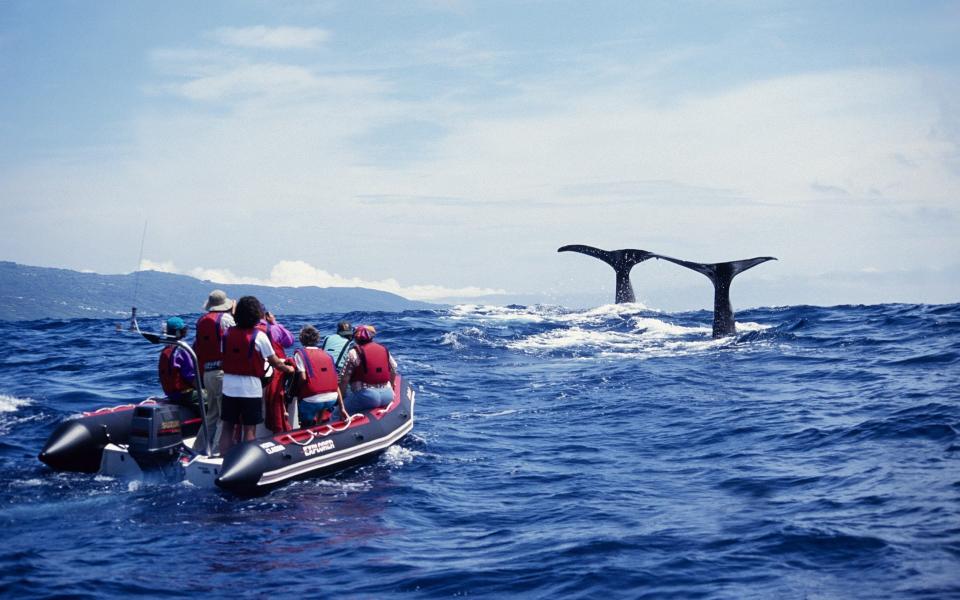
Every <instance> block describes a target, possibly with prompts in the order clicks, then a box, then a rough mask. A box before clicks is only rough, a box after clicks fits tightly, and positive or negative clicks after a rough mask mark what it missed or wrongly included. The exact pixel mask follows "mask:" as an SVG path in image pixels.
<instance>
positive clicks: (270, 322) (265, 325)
mask: <svg viewBox="0 0 960 600" xmlns="http://www.w3.org/2000/svg"><path fill="white" fill-rule="evenodd" d="M257 327H258V328H259V329H260V330H262V331H263V332H264V333H266V334H267V337H268V338H270V344H271V345H272V346H273V351H274V352H276V353H277V356H278V357H279V358H286V357H287V353H286V352H285V351H284V348H289V347H291V346H293V334H292V333H290V331H289V330H288V329H287V328H286V327H284V326H283V325H281V324H280V323H277V318H276V317H275V316H273V313H271V312H270V311H268V310H267V309H266V308H265V307H264V308H263V319H261V320H260V324H259V325H258V326H257Z"/></svg>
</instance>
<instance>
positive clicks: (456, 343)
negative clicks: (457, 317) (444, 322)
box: [440, 331, 463, 350]
mask: <svg viewBox="0 0 960 600" xmlns="http://www.w3.org/2000/svg"><path fill="white" fill-rule="evenodd" d="M440 345H441V346H450V347H451V348H453V349H454V350H460V349H462V348H463V344H461V343H460V340H459V338H458V337H457V334H456V333H454V332H452V331H450V332H447V333H445V334H443V336H441V337H440Z"/></svg>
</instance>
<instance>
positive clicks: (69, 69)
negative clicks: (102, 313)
mask: <svg viewBox="0 0 960 600" xmlns="http://www.w3.org/2000/svg"><path fill="white" fill-rule="evenodd" d="M0 90H2V93H0V208H2V209H3V214H4V219H3V235H2V236H0V260H10V261H15V262H19V263H22V264H28V265H36V266H50V267H63V268H70V269H75V270H84V271H94V272H98V273H125V272H131V271H134V270H136V269H137V268H138V267H140V268H152V269H157V270H163V271H169V272H177V273H184V274H188V275H194V276H198V277H201V278H204V279H209V280H211V281H218V282H222V283H238V282H246V283H263V284H267V285H296V286H299V285H320V286H330V285H338V286H342V285H349V286H355V285H359V286H365V287H373V288H376V289H383V290H387V291H391V292H395V293H399V294H401V295H404V296H406V297H409V298H414V299H421V300H428V301H450V300H456V301H463V302H484V301H492V300H495V299H499V300H501V301H504V300H510V299H519V300H523V301H526V302H544V303H559V304H567V305H573V306H577V305H591V304H602V303H607V302H611V301H612V299H613V293H614V276H613V271H612V270H611V269H610V268H609V267H607V266H606V265H604V264H603V263H601V262H599V261H597V260H595V259H592V258H589V257H586V256H582V255H577V254H568V253H563V254H558V253H557V252H556V250H557V248H558V247H560V246H562V245H565V244H589V245H593V246H597V247H601V248H606V249H617V248H639V249H644V250H648V251H652V252H656V253H660V254H665V255H669V256H674V257H677V258H683V259H686V260H692V261H700V262H720V261H727V260H734V259H742V258H749V257H754V256H774V257H777V259H778V260H777V261H776V262H768V263H764V264H763V265H760V266H758V267H756V268H755V269H753V270H750V271H748V272H746V273H744V274H741V275H740V276H738V278H737V279H736V281H735V282H734V285H733V290H732V297H733V303H734V305H735V306H737V307H749V306H771V305H776V306H779V305H793V304H818V305H834V304H871V303H879V302H921V303H945V302H957V301H960V2H956V1H953V2H938V1H923V2H873V1H871V2H856V1H853V2H842V3H838V2H832V1H829V2H820V1H809V2H787V1H784V2H779V1H775V0H771V1H765V2H744V1H738V0H731V1H729V2H715V1H709V2H708V1H682V0H680V1H669V2H657V1H649V2H647V1H645V2H637V1H630V0H624V1H619V2H614V1H603V0H598V1H591V2H566V1H560V0H557V1H547V0H527V1H524V0H512V1H506V2H500V1H496V0H483V1H480V0H478V1H471V0H462V1H460V0H433V1H417V0H408V1H403V2H399V1H397V2H392V1H383V2H362V1H361V2H357V1H350V2H347V1H344V2H338V1H328V2H325V1H322V0H321V1H313V2H272V1H271V2H267V1H263V2H259V1H242V0H241V1H231V2H219V1H209V2H199V3H198V2H182V1H170V2H144V1H130V2H127V1H121V0H114V1H97V0H93V1H84V2H80V1H66V0H62V1H53V2H33V1H27V0H23V1H19V0H0ZM145 225H146V227H145ZM144 231H146V234H145V235H144ZM141 243H142V244H143V254H142V258H143V260H142V261H140V249H141ZM633 283H634V288H635V290H636V292H637V298H638V301H640V302H642V303H644V304H645V305H647V306H649V307H651V308H657V309H662V310H681V309H683V310H685V309H696V308H708V307H710V306H712V288H711V286H710V283H709V282H708V281H707V280H706V278H704V277H703V276H702V275H700V274H697V273H695V272H693V271H688V270H685V269H683V268H681V267H677V266H676V265H672V264H669V263H666V262H665V261H655V260H652V261H648V262H645V263H643V264H640V265H638V266H637V267H635V268H634V270H633ZM490 294H496V295H497V296H494V297H489V295H490ZM485 296H487V297H486V298H485Z"/></svg>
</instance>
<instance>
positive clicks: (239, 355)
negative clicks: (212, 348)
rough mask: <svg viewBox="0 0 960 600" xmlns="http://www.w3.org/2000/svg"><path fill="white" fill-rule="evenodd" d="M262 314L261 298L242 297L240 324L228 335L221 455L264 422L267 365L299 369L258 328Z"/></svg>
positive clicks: (238, 311) (251, 435)
mask: <svg viewBox="0 0 960 600" xmlns="http://www.w3.org/2000/svg"><path fill="white" fill-rule="evenodd" d="M262 317H263V312H262V309H261V304H260V301H259V300H257V299H256V298H255V297H254V296H244V297H243V298H240V299H239V300H238V301H237V306H236V313H235V315H234V318H235V319H236V322H237V324H236V326H234V327H231V328H230V329H228V330H227V333H226V336H225V337H224V343H223V406H222V412H221V415H220V419H221V422H222V425H223V433H222V434H221V436H220V453H221V454H226V452H227V451H228V450H229V449H230V448H231V447H232V446H233V445H234V443H235V442H236V441H237V440H238V439H242V440H245V441H249V440H252V439H254V438H255V437H256V429H257V425H258V424H259V423H262V422H263V385H262V382H261V378H262V377H263V376H264V375H265V374H266V370H267V366H268V365H269V366H271V367H273V368H274V369H275V370H277V371H280V372H284V373H293V372H294V371H295V369H294V368H293V367H292V366H289V365H287V364H285V363H284V361H283V360H282V359H280V358H279V357H278V356H277V355H276V353H275V352H274V350H273V345H272V344H271V343H270V340H269V338H267V334H266V333H264V332H263V331H261V330H260V329H258V328H257V324H258V323H259V322H260V319H261V318H262Z"/></svg>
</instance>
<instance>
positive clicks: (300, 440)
mask: <svg viewBox="0 0 960 600" xmlns="http://www.w3.org/2000/svg"><path fill="white" fill-rule="evenodd" d="M140 333H141V335H143V336H144V337H145V338H147V339H148V340H149V341H151V342H153V343H162V344H173V345H178V346H179V347H181V348H184V349H186V350H187V351H188V352H190V354H191V355H192V354H193V350H192V349H191V348H190V346H189V345H187V344H186V343H185V342H183V341H182V340H177V339H175V338H173V337H169V336H165V335H163V334H151V333H143V332H140ZM194 360H196V357H195V356H194ZM195 385H196V389H198V390H202V389H203V384H202V382H201V381H200V380H199V378H198V379H197V380H196V382H195ZM415 401H416V394H415V392H414V390H413V388H412V387H411V386H410V384H409V383H408V382H407V381H406V380H405V379H404V378H403V377H402V376H401V375H399V374H398V375H397V377H396V379H395V381H394V392H393V400H392V401H391V402H390V403H389V404H388V405H387V406H385V407H383V408H377V409H373V410H369V411H364V412H358V413H354V414H352V415H349V416H348V417H346V418H343V419H341V420H340V421H336V422H330V423H326V424H322V425H317V426H312V427H307V428H301V429H295V430H293V431H287V432H283V433H279V434H272V433H268V434H267V435H264V436H262V437H258V438H257V439H255V440H250V441H247V442H242V443H239V444H237V445H235V446H234V447H232V448H231V449H230V450H229V451H228V452H227V453H226V455H225V456H223V457H221V456H217V455H215V454H214V453H213V452H212V451H211V448H209V444H208V445H207V447H205V448H195V447H194V445H195V443H196V439H197V437H196V436H197V433H198V432H199V431H200V429H202V428H204V422H203V421H204V415H203V406H199V405H198V406H184V405H180V404H175V403H172V402H170V401H169V400H167V399H166V398H160V399H157V398H149V399H147V400H145V401H143V402H141V403H140V404H127V405H123V406H117V407H114V408H103V409H99V410H96V411H91V412H86V413H83V414H82V415H80V416H78V417H77V418H74V419H70V420H68V421H65V422H64V423H61V424H60V425H59V426H58V427H57V429H56V430H54V432H53V433H52V434H51V435H50V437H49V439H47V442H46V444H45V445H44V447H43V449H42V450H41V452H40V456H39V458H40V460H41V461H43V462H44V463H45V464H47V465H48V466H50V467H51V468H53V469H55V470H58V471H77V472H84V473H100V474H103V475H110V476H123V477H142V478H150V477H151V476H156V475H159V476H160V477H162V478H165V479H170V478H173V479H179V480H186V481H189V482H190V483H192V484H193V485H196V486H198V487H208V488H214V487H219V488H220V489H223V490H226V491H228V492H231V493H233V494H237V495H241V496H251V495H258V494H261V493H264V492H266V491H268V490H270V489H271V488H273V487H276V486H278V485H280V484H282V483H284V482H287V481H290V480H293V479H301V478H306V477H313V476H320V475H328V474H331V473H334V472H337V471H340V470H342V469H346V468H348V467H351V466H354V465H357V464H361V463H363V462H367V461H370V460H372V459H374V458H375V457H376V456H378V455H379V454H380V453H382V452H383V451H384V450H386V449H387V448H389V447H390V446H392V445H393V444H396V443H397V442H399V441H400V440H401V439H403V437H404V436H406V435H407V434H408V433H410V431H411V430H412V429H413V420H414V419H413V410H414V404H415ZM208 433H209V432H208ZM204 439H207V440H209V439H211V438H210V436H209V435H204Z"/></svg>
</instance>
